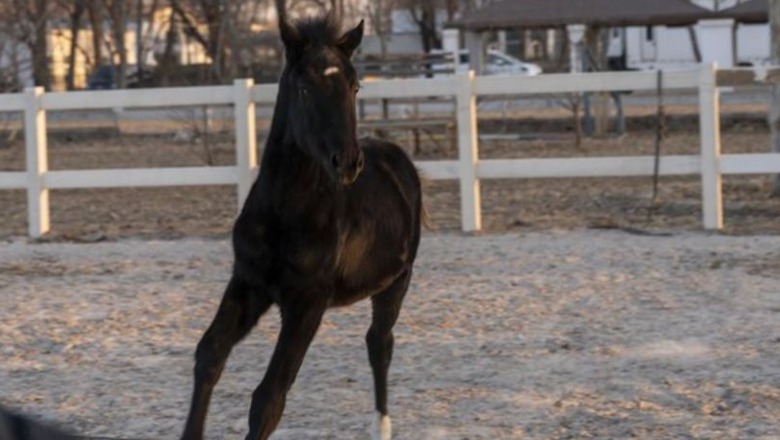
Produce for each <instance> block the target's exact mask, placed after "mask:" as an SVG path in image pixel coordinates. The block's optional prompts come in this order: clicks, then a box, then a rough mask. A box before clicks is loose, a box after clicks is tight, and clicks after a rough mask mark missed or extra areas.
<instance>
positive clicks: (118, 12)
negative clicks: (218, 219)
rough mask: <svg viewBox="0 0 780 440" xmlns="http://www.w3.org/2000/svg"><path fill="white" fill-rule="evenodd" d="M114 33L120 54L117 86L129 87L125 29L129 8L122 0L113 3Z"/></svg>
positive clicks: (121, 87)
mask: <svg viewBox="0 0 780 440" xmlns="http://www.w3.org/2000/svg"><path fill="white" fill-rule="evenodd" d="M111 21H112V24H111V25H112V26H111V27H112V33H113V34H114V44H115V45H116V51H117V53H118V55H119V78H117V87H118V88H120V89H124V88H127V42H126V40H125V31H126V29H127V8H126V7H125V3H124V1H122V0H114V2H113V3H112V4H111Z"/></svg>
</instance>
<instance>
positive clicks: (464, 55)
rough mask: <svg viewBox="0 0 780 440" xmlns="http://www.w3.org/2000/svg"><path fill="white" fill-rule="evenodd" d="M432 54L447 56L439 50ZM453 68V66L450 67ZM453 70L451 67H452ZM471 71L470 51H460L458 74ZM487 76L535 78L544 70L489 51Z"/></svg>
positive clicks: (486, 67) (500, 53) (487, 55)
mask: <svg viewBox="0 0 780 440" xmlns="http://www.w3.org/2000/svg"><path fill="white" fill-rule="evenodd" d="M432 53H435V54H447V52H445V51H442V50H437V51H434V52H432ZM450 66H451V65H450ZM450 68H451V67H450ZM467 70H469V52H468V50H465V49H461V50H460V59H459V60H458V67H457V71H458V72H465V71H467ZM484 73H485V75H507V74H519V75H527V76H534V75H539V74H540V73H542V68H541V67H540V66H539V65H538V64H533V63H527V62H525V61H521V60H519V59H517V58H515V57H513V56H512V55H509V54H506V53H504V52H499V51H497V50H488V51H487V54H486V55H485V72H484Z"/></svg>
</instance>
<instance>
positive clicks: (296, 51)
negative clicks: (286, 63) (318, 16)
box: [279, 20, 304, 60]
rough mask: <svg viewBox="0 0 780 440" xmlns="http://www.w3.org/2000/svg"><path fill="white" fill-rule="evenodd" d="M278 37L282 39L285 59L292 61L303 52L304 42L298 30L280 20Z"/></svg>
mask: <svg viewBox="0 0 780 440" xmlns="http://www.w3.org/2000/svg"><path fill="white" fill-rule="evenodd" d="M279 35H280V36H281V37H282V43H284V51H285V54H286V55H287V59H289V60H292V59H294V58H296V57H297V56H298V55H300V53H301V52H302V51H303V46H304V41H303V38H302V37H301V34H300V32H298V29H296V28H295V27H293V26H291V25H290V24H289V23H287V21H286V20H280V21H279Z"/></svg>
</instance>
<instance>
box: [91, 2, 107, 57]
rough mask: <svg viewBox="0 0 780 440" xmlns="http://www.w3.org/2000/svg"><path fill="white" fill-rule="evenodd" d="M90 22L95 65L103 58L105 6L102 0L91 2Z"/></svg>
mask: <svg viewBox="0 0 780 440" xmlns="http://www.w3.org/2000/svg"><path fill="white" fill-rule="evenodd" d="M89 24H90V27H91V28H92V63H93V67H97V66H99V65H100V64H102V63H103V62H104V61H105V60H103V8H102V5H101V2H100V0H90V2H89Z"/></svg>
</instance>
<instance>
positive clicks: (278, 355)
mask: <svg viewBox="0 0 780 440" xmlns="http://www.w3.org/2000/svg"><path fill="white" fill-rule="evenodd" d="M313 295H314V296H313V297H311V298H304V299H302V300H298V301H295V302H292V303H290V304H285V305H282V306H281V307H280V308H281V312H282V329H281V331H280V333H279V339H278V340H277V342H276V348H275V349H274V353H273V355H272V357H271V362H270V364H269V365H268V370H267V371H266V373H265V376H264V377H263V381H262V382H261V383H260V385H259V386H258V387H257V389H255V391H254V393H253V394H252V406H251V408H250V410H249V434H248V435H247V436H246V440H266V439H267V438H268V437H269V436H270V435H271V433H273V432H274V430H275V429H276V426H277V425H278V424H279V420H281V418H282V412H283V411H284V405H285V402H286V400H287V392H288V391H289V390H290V388H291V387H292V384H293V382H295V378H296V376H297V375H298V371H299V370H300V368H301V364H302V363H303V358H304V356H305V355H306V350H308V348H309V345H311V341H312V340H313V339H314V335H315V334H316V333H317V329H318V328H319V326H320V323H321V322H322V316H323V315H324V314H325V309H326V308H327V299H326V298H327V297H326V296H325V295H323V294H321V293H319V292H317V293H315V294H313Z"/></svg>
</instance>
